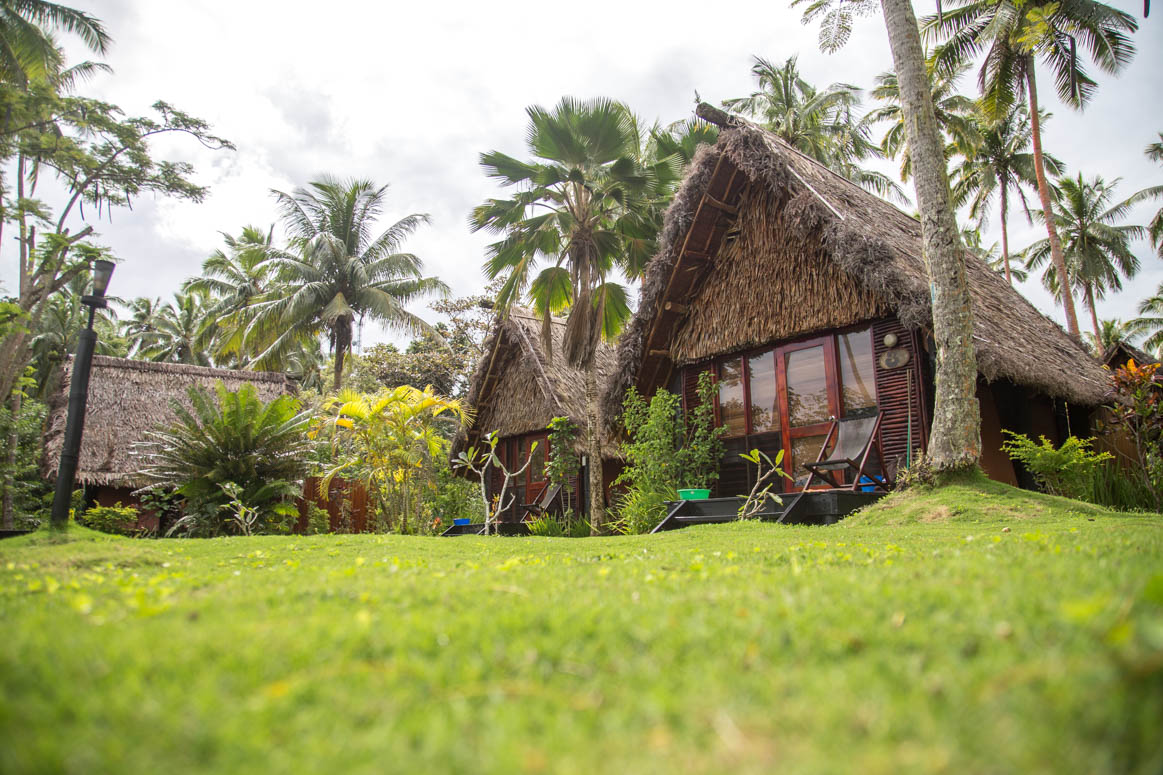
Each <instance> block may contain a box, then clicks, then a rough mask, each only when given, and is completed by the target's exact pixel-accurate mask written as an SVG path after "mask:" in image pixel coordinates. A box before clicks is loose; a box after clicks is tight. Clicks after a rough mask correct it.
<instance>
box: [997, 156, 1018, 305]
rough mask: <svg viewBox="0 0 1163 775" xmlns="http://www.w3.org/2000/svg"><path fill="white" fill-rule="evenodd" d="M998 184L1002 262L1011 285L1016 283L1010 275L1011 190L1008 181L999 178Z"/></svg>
mask: <svg viewBox="0 0 1163 775" xmlns="http://www.w3.org/2000/svg"><path fill="white" fill-rule="evenodd" d="M997 182H998V184H999V185H1000V187H1001V259H1002V264H1003V265H1004V266H1005V268H1006V282H1007V283H1009V284H1010V285H1013V284H1014V278H1013V277H1011V276H1010V235H1009V226H1008V225H1007V221H1008V219H1009V191H1007V189H1008V186H1007V185H1006V182H1005V181H1004V180H1002V179H1000V178H999V179H998V181H997Z"/></svg>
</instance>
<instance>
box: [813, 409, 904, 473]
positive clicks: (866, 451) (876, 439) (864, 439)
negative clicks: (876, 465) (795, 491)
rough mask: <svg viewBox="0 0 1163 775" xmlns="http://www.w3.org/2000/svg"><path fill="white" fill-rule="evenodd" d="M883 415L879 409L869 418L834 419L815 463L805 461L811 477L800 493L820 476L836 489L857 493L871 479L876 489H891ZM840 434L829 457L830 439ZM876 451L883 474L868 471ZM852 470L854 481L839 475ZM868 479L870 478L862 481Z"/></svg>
mask: <svg viewBox="0 0 1163 775" xmlns="http://www.w3.org/2000/svg"><path fill="white" fill-rule="evenodd" d="M882 417H883V415H882V414H881V413H880V412H877V413H876V414H874V415H869V416H867V417H849V418H845V419H843V420H837V419H835V418H833V419H832V427H831V428H830V429H829V430H828V436H827V437H826V438H825V439H824V445H823V446H822V447H820V454H819V456H818V457H817V458H816V462H814V463H805V464H804V468H806V469H808V480H807V481H806V482H805V483H804V488H803V489H802V490H801V491H800V492H807V491H808V488H809V487H811V486H812V481H813V480H815V479H816V477H819V478H820V479H821V480H822V481H823V482H824V483H825V484H827V485H828V486H830V487H833V488H844V489H849V490H851V491H852V492H857V491H858V490H860V489H861V488H864V487H868V486H869V483H870V482H871V484H872V486H873V487H874V488H879V489H881V490H887V489H888V487H889V484H888V480H887V479H886V478H885V476H884V450H883V449H881V443H880V421H881V418H882ZM833 436H835V437H836V447H835V448H834V449H833V450H832V454H831V456H829V457H828V459H827V460H825V459H824V455H825V454H827V451H828V442H829V441H831V440H832V437H833ZM873 450H875V451H876V457H877V460H879V461H880V473H879V474H875V473H872V472H870V471H868V470H867V468H868V457H869V455H871V454H872V452H873ZM848 472H851V476H852V483H851V484H844V483H842V482H841V481H840V480H839V478H837V474H840V473H848ZM864 478H866V479H867V481H863V482H862V481H861V479H864Z"/></svg>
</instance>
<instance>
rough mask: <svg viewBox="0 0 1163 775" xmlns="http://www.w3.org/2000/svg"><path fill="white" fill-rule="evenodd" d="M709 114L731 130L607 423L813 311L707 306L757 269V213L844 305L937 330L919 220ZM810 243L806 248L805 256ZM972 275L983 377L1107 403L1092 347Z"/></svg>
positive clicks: (686, 186)
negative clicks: (753, 230)
mask: <svg viewBox="0 0 1163 775" xmlns="http://www.w3.org/2000/svg"><path fill="white" fill-rule="evenodd" d="M698 113H699V115H700V116H701V117H703V118H705V119H707V120H711V121H713V122H714V123H717V124H719V125H720V126H721V127H722V131H721V132H720V133H719V139H718V141H717V142H716V143H715V144H714V145H713V146H705V147H703V148H702V149H701V150H700V151H699V153H698V154H696V156H695V158H694V160H693V161H692V162H691V165H690V167H689V169H688V172H687V174H686V177H685V179H684V181H683V184H682V186H681V187H680V189H679V191H678V192H677V194H676V195H675V199H674V201H673V203H672V204H671V206H670V208H669V209H668V210H667V213H666V218H665V222H664V226H663V233H662V235H661V238H660V240H659V245H660V248H659V252H658V254H657V255H656V256H655V257H654V258H653V259H652V261H651V263H650V265H649V266H648V267H647V272H646V278H645V281H644V283H643V287H642V292H641V295H640V297H639V305H638V310H637V312H636V313H635V315H634V317H633V319H632V320H631V321H630V323H629V324H628V326H627V328H626V329H625V330H624V331H623V333H622V336H621V338H620V339H619V342H618V348H617V357H616V364H615V366H614V370H613V373H612V375H611V377H610V381H609V382H608V383H607V386H606V390H605V395H604V401H605V413H606V416H607V418H614V417H616V416H617V412H618V408H619V406H620V404H621V400H622V396H623V394H624V392H625V390H626V389H627V388H628V387H630V386H631V385H636V386H638V388H639V389H640V390H642V391H643V392H644V393H651V392H653V390H654V389H656V388H657V387H659V386H661V385H665V384H667V382H668V380H669V378H670V375H671V373H672V371H673V370H674V368H675V367H677V366H682V365H683V364H684V363H686V362H692V361H694V360H698V359H699V358H700V357H707V356H709V355H710V354H715V353H726V352H731V351H732V350H738V349H742V348H744V347H747V346H754V345H760V344H763V343H765V341H771V340H772V339H774V338H775V337H774V336H772V335H771V334H772V331H773V330H774V329H772V323H773V322H774V321H779V320H782V319H783V318H785V317H786V316H788V315H795V314H796V310H797V305H801V304H806V303H811V301H812V298H806V297H805V294H800V295H799V296H798V297H797V295H796V294H795V293H792V292H789V293H786V294H779V295H777V296H776V297H775V298H774V299H773V294H772V292H771V288H770V287H769V286H767V285H765V284H764V282H763V281H762V280H759V281H756V282H751V283H750V284H749V285H746V287H744V288H742V289H741V290H740V291H739V292H735V293H728V294H719V295H717V296H710V297H704V298H701V299H700V298H699V297H700V291H702V289H703V285H704V283H706V282H707V278H708V277H712V276H714V275H715V272H716V269H718V270H722V269H723V268H724V267H723V266H722V264H721V262H723V261H735V262H740V263H744V262H748V261H754V260H758V259H757V257H756V256H755V255H748V254H745V253H741V252H740V251H732V250H730V249H729V248H730V244H731V240H732V238H733V237H735V236H737V230H735V229H736V227H735V223H736V221H737V220H739V217H740V213H741V210H742V209H746V208H747V207H748V206H749V205H752V206H753V205H755V203H760V202H761V203H763V206H765V207H769V208H771V210H772V211H773V212H774V215H773V217H775V218H778V220H779V227H780V229H781V232H780V233H781V235H782V239H783V242H784V247H786V246H787V245H790V246H791V248H792V249H790V250H786V251H785V252H786V254H787V256H788V257H787V259H786V260H788V261H796V262H799V265H800V266H801V267H805V268H806V269H812V268H813V267H812V266H811V264H813V263H814V264H816V265H817V267H818V265H826V267H827V268H828V270H829V272H830V273H831V277H833V278H835V283H834V285H835V286H836V287H841V286H842V290H843V292H844V293H845V294H846V296H847V297H848V298H847V299H846V300H844V301H843V302H841V301H834V307H836V308H837V309H840V308H843V307H846V306H848V305H852V306H854V307H855V306H859V307H861V308H862V309H863V310H864V311H866V312H871V311H873V310H876V311H883V312H891V313H892V314H894V315H896V316H897V317H898V318H899V319H900V320H901V321H902V322H903V323H904V324H905V325H907V326H910V327H918V328H922V329H926V328H929V327H931V323H932V310H931V307H930V288H929V281H928V272H927V270H926V267H925V262H924V258H923V256H922V251H921V225H920V222H919V221H918V220H917V219H916V218H913V217H912V216H909V215H907V214H905V213H904V212H902V211H900V210H899V209H897V208H896V207H894V206H893V205H891V204H889V203H888V202H886V201H884V200H883V199H880V198H879V197H877V196H875V195H873V194H870V193H868V192H867V191H865V190H863V189H862V188H860V187H859V186H857V185H855V184H854V183H852V182H851V181H848V180H846V179H844V178H842V177H840V176H839V175H837V174H835V173H833V172H832V171H831V170H829V169H827V168H826V167H824V166H822V165H821V164H819V163H817V162H816V161H814V160H812V159H810V158H808V157H807V156H804V155H803V154H801V153H799V152H798V151H796V150H794V149H793V148H791V147H790V146H789V145H787V144H786V143H785V142H783V141H782V140H781V139H779V138H778V137H776V136H775V135H774V134H772V133H771V132H768V131H766V130H764V129H762V128H760V127H758V126H756V125H754V124H752V123H750V122H748V121H745V120H742V119H739V118H737V117H734V116H728V115H727V114H725V113H723V112H722V111H719V110H717V109H715V108H712V107H710V106H707V105H702V106H700V107H699V111H698ZM733 230H734V231H733ZM800 245H802V246H805V247H804V249H803V250H802V251H799V252H797V250H796V249H795V248H796V246H800ZM760 258H763V259H764V260H769V259H770V256H764V257H760ZM780 260H783V259H782V258H781V259H780ZM966 263H967V272H968V280H969V285H970V292H971V295H972V300H973V315H974V344H975V345H976V351H977V364H978V369H979V370H980V372H981V374H982V375H984V376H985V378H986V379H989V380H994V379H1008V380H1010V381H1012V382H1014V383H1017V384H1019V385H1024V386H1027V387H1030V388H1033V389H1034V390H1036V391H1037V392H1040V393H1043V394H1045V395H1048V396H1052V397H1056V398H1062V399H1066V400H1068V401H1071V402H1075V403H1078V404H1083V405H1095V404H1098V403H1101V402H1102V401H1103V400H1104V398H1105V396H1106V394H1107V391H1108V380H1107V377H1106V374H1105V373H1104V372H1103V370H1102V368H1101V367H1100V365H1099V364H1098V362H1097V361H1096V360H1095V359H1094V358H1093V357H1091V355H1090V354H1089V353H1088V352H1087V351H1086V350H1085V349H1084V348H1083V347H1082V345H1081V344H1079V343H1078V342H1077V341H1075V340H1074V339H1072V338H1071V337H1070V336H1068V335H1067V334H1066V332H1064V331H1063V330H1062V329H1061V327H1059V326H1058V324H1057V323H1055V322H1054V321H1053V320H1051V319H1050V318H1048V317H1046V316H1045V315H1043V314H1042V313H1040V312H1039V311H1038V310H1037V309H1035V308H1034V306H1033V305H1032V304H1030V303H1029V301H1027V300H1026V299H1025V297H1023V296H1022V295H1021V294H1020V293H1019V292H1018V291H1017V290H1015V289H1014V288H1013V287H1011V286H1010V285H1009V284H1008V283H1006V281H1005V279H1004V278H1002V277H1001V276H999V275H998V274H997V273H995V272H993V271H992V270H990V268H989V267H988V266H986V265H985V263H984V262H983V261H981V260H980V259H978V258H977V257H975V256H968V257H967V262H966ZM735 268H736V267H732V269H735ZM738 268H742V267H738ZM718 274H719V275H720V276H721V275H722V274H723V272H722V271H719V273H718ZM829 292H832V287H831V285H829V286H827V287H822V288H821V294H827V293H829ZM695 300H698V301H699V302H700V304H702V305H716V306H717V307H720V308H721V309H722V310H726V311H728V313H729V314H723V315H720V316H719V317H718V318H716V319H713V320H711V322H710V323H707V322H706V317H707V316H706V314H705V309H702V308H698V309H692V301H695ZM696 312H697V313H698V314H701V315H702V316H703V318H704V321H703V323H702V325H703V328H702V330H701V331H699V332H697V336H695V335H693V334H692V332H691V330H690V327H691V325H692V323H691V321H692V318H694V317H696V315H695V314H693V313H696ZM765 337H766V338H765Z"/></svg>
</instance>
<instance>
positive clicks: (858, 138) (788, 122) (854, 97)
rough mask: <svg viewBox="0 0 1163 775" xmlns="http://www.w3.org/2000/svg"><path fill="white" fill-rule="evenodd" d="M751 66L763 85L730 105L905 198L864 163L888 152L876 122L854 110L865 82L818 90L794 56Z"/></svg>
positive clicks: (872, 186)
mask: <svg viewBox="0 0 1163 775" xmlns="http://www.w3.org/2000/svg"><path fill="white" fill-rule="evenodd" d="M751 72H752V73H753V74H754V75H755V77H756V79H757V80H758V81H759V90H758V91H755V92H752V93H751V94H750V95H749V96H747V97H738V98H735V99H730V100H724V101H723V107H724V108H726V109H727V110H730V111H733V112H735V113H740V114H742V115H745V116H749V117H751V118H753V119H755V120H756V121H757V122H758V123H760V124H761V125H762V126H763V127H764V128H766V129H768V130H770V131H771V132H773V133H774V134H776V135H778V136H779V137H780V139H782V140H783V141H784V142H786V143H787V144H788V145H790V146H791V147H792V148H795V149H796V150H797V151H799V152H800V153H803V154H804V155H806V156H810V157H811V158H813V159H815V160H816V161H818V162H820V163H821V164H823V165H824V166H826V167H828V168H830V169H831V170H832V171H833V172H836V173H838V174H840V175H842V176H844V177H846V178H848V179H849V180H851V181H853V182H855V183H858V184H859V185H861V186H863V187H864V188H867V189H868V190H870V191H875V192H876V193H878V194H881V195H890V196H893V197H894V198H897V199H901V200H903V199H904V195H903V193H902V192H901V190H900V188H899V187H898V186H897V185H896V184H895V183H893V182H892V181H891V180H889V179H888V177H887V176H885V175H883V174H881V173H879V172H876V171H874V170H866V169H864V168H863V167H862V166H860V162H861V161H864V160H866V159H872V158H879V157H880V156H882V155H883V154H882V152H881V149H880V147H879V146H878V145H877V144H876V143H874V142H873V141H872V132H871V129H870V126H871V123H872V122H871V121H870V120H869V119H868V118H867V117H866V118H863V119H858V118H856V116H855V115H854V114H855V112H856V111H857V110H859V108H860V89H859V88H857V87H855V86H852V85H851V84H846V83H834V84H832V85H831V86H829V87H828V88H826V89H823V90H822V91H821V90H817V89H816V87H815V86H813V85H812V84H810V83H808V82H807V81H806V80H805V79H804V78H803V76H802V75H800V71H799V66H798V65H797V61H796V57H794V56H793V57H788V58H787V60H786V61H785V62H784V63H783V65H782V66H778V65H775V64H773V63H772V62H770V61H768V60H766V59H763V58H762V57H755V64H754V65H753V66H752V67H751Z"/></svg>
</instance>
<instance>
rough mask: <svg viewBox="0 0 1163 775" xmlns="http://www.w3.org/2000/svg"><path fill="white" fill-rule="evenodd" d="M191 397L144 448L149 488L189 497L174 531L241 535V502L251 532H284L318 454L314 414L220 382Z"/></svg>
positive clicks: (195, 389)
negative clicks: (311, 434)
mask: <svg viewBox="0 0 1163 775" xmlns="http://www.w3.org/2000/svg"><path fill="white" fill-rule="evenodd" d="M188 396H189V401H188V404H187V403H183V402H180V401H174V402H173V403H172V407H173V410H174V413H175V415H176V417H177V422H176V423H175V424H174V425H172V426H170V427H167V428H159V429H157V430H154V431H152V432H150V434H149V439H148V441H146V442H144V443H143V446H142V448H141V450H140V453H141V454H142V455H143V456H144V458H145V462H146V467H145V468H144V470H143V471H142V473H143V474H144V475H145V476H147V477H148V478H149V479H150V480H151V482H152V484H151V485H149V487H148V489H159V488H160V489H170V488H174V489H176V490H177V492H178V493H179V494H180V495H182V496H184V497H185V499H186V502H185V508H184V512H185V516H183V517H182V519H181V520H179V521H178V523H177V524H176V525H175V526H174V529H173V531H172V532H178V533H180V534H184V535H189V536H216V535H222V534H226V533H231V532H239V531H238V530H237V527H238V526H239V521H238V520H239V519H240V518H241V515H240V514H237V513H235V512H234V510H233V509H234V507H235V506H236V505H237V504H239V503H240V504H242V506H244V507H245V508H246V509H247V510H248V514H250V515H252V516H253V517H254V522H253V524H252V526H250V527H248V528H247V530H246V532H286V529H287V528H288V527H289V524H290V520H291V519H292V518H293V517H294V516H295V514H296V513H297V512H296V510H295V507H294V504H293V503H292V500H293V499H294V498H295V497H296V496H297V495H299V494H300V493H301V490H302V478H303V475H304V473H305V472H306V467H307V459H308V455H309V453H310V451H311V449H312V442H311V441H310V440H309V439H308V437H307V430H308V426H309V424H310V422H311V414H310V412H307V411H300V407H299V402H298V401H297V400H296V399H295V398H293V397H291V396H289V395H283V396H279V397H277V398H275V399H273V400H271V401H269V402H267V401H263V400H262V398H260V397H259V395H258V391H257V390H256V389H255V387H254V386H253V385H250V384H245V385H243V386H241V387H240V388H239V389H238V390H233V391H232V390H227V389H226V387H225V386H224V385H223V384H222V383H221V382H219V383H217V384H216V385H215V386H214V392H213V393H211V392H210V391H208V390H206V389H205V388H202V387H200V386H192V387H191V388H190V390H189V393H188Z"/></svg>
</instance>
